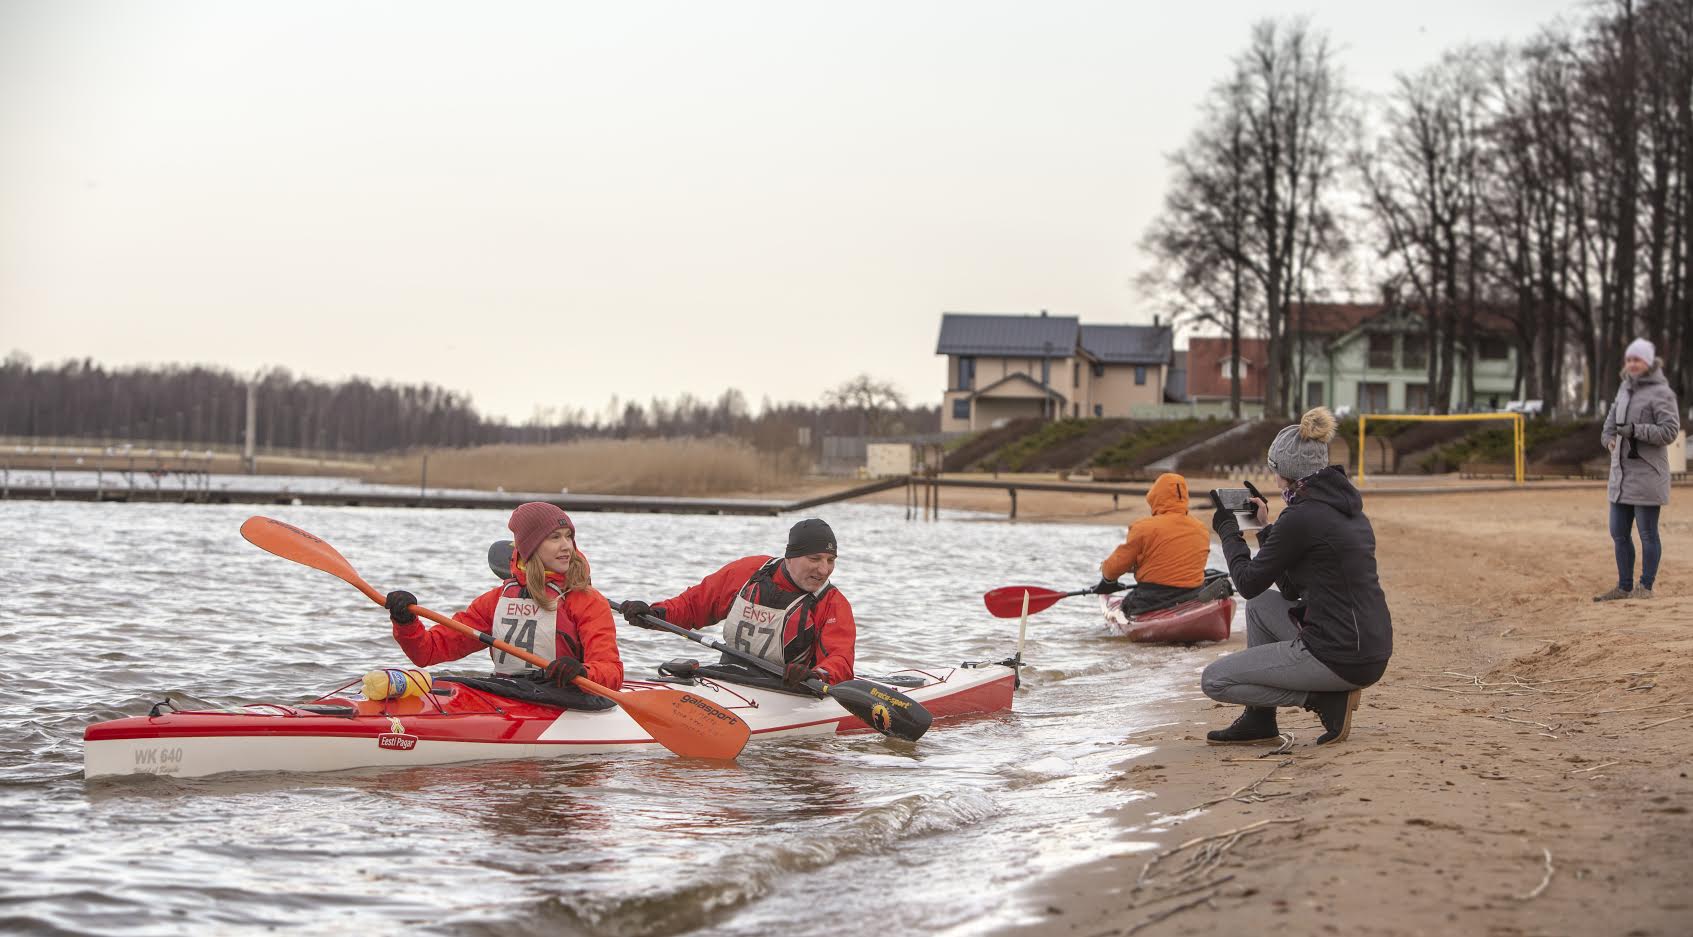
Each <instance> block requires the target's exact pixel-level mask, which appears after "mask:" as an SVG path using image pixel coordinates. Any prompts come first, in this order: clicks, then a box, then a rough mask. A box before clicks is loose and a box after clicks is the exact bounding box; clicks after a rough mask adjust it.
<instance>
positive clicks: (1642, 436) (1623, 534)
mask: <svg viewBox="0 0 1693 937" xmlns="http://www.w3.org/2000/svg"><path fill="white" fill-rule="evenodd" d="M1680 432H1681V416H1680V410H1679V409H1678V408H1677V406H1676V402H1675V391H1672V390H1670V387H1669V382H1668V381H1665V380H1664V363H1663V362H1662V361H1661V360H1658V353H1657V349H1656V348H1654V347H1652V343H1651V342H1649V341H1647V340H1645V339H1643V338H1637V339H1635V340H1634V341H1632V342H1630V343H1629V345H1628V350H1627V351H1626V352H1624V353H1623V368H1622V386H1621V387H1619V388H1617V399H1616V402H1615V403H1613V404H1611V410H1610V413H1608V414H1607V415H1606V416H1605V429H1604V431H1603V432H1602V433H1600V435H1599V440H1600V442H1602V443H1604V445H1605V448H1606V449H1609V450H1610V453H1611V480H1610V485H1609V486H1608V487H1607V489H1606V497H1607V498H1608V499H1609V500H1610V502H1611V541H1612V543H1613V544H1614V545H1615V547H1616V553H1617V585H1616V588H1614V589H1612V590H1611V591H1609V592H1607V593H1605V594H1604V595H1596V596H1594V597H1593V601H1595V602H1609V601H1612V600H1613V599H1649V598H1651V597H1652V581H1653V580H1654V579H1655V578H1656V577H1657V575H1658V559H1659V557H1661V556H1662V554H1663V547H1662V545H1661V544H1660V543H1659V541H1658V511H1659V509H1660V508H1662V507H1663V506H1664V505H1665V504H1668V503H1669V445H1670V443H1672V442H1674V441H1675V438H1676V435H1677V434H1678V433H1680ZM1630 527H1634V528H1637V529H1639V531H1640V588H1638V589H1636V588H1635V587H1634V537H1633V532H1632V531H1631V530H1629V528H1630Z"/></svg>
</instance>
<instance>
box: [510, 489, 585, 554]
mask: <svg viewBox="0 0 1693 937" xmlns="http://www.w3.org/2000/svg"><path fill="white" fill-rule="evenodd" d="M506 527H507V528H508V529H510V530H511V533H512V537H513V538H514V540H515V546H516V547H517V556H518V558H519V559H520V560H526V559H528V558H529V556H530V554H532V553H534V552H535V548H536V547H538V546H540V545H541V541H543V540H545V539H547V537H548V536H549V535H550V534H552V532H553V531H555V530H557V529H559V528H560V527H568V528H570V536H571V537H573V538H574V537H575V536H576V525H575V524H572V523H571V522H570V515H569V514H566V513H564V511H562V510H560V509H559V507H558V505H556V504H548V503H547V502H545V501H529V502H526V503H524V504H520V505H518V506H517V510H515V511H513V512H511V520H509V521H507V522H506Z"/></svg>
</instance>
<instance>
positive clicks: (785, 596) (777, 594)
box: [653, 556, 858, 683]
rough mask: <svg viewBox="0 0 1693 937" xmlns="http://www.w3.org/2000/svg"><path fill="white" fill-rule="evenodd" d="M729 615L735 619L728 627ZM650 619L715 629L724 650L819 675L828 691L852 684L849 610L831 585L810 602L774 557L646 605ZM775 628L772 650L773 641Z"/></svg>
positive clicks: (853, 636) (854, 629)
mask: <svg viewBox="0 0 1693 937" xmlns="http://www.w3.org/2000/svg"><path fill="white" fill-rule="evenodd" d="M737 607H738V608H739V609H740V610H741V611H740V614H739V615H738V617H737V620H736V621H730V620H729V618H730V613H731V612H732V611H734V610H735V609H736V608H737ZM653 613H654V614H657V615H661V616H662V617H663V618H664V619H665V620H666V621H668V622H670V623H671V624H673V625H680V626H681V627H683V628H691V629H696V630H697V629H700V628H708V627H710V626H712V625H717V624H721V625H723V639H724V642H725V643H726V644H729V645H730V646H732V647H735V648H737V649H739V650H744V651H747V652H749V653H752V654H755V655H757V656H760V657H764V658H765V659H767V660H770V661H771V662H772V663H780V664H792V663H802V664H806V665H808V666H810V667H813V668H816V669H820V670H822V671H823V672H824V673H826V674H828V678H827V679H828V682H829V683H839V682H841V681H842V680H851V679H852V657H853V645H854V644H855V643H856V642H857V640H858V626H857V625H856V623H854V621H853V618H852V605H850V604H849V603H848V602H847V600H846V596H843V595H841V592H840V590H839V589H836V588H835V587H834V586H833V585H826V586H824V587H823V588H822V589H821V590H820V591H818V592H817V593H816V594H812V593H809V592H806V591H804V590H803V589H801V588H800V587H799V586H797V585H795V584H794V581H793V580H792V579H790V578H788V567H787V564H786V563H784V562H782V561H781V560H780V559H778V558H776V557H771V556H747V557H742V558H741V559H738V560H736V561H734V562H733V563H730V564H729V565H727V566H725V567H723V568H722V569H720V570H718V571H717V572H715V573H712V574H711V575H709V576H707V577H705V579H703V580H701V581H700V583H699V585H696V586H694V587H693V588H691V589H689V590H687V591H686V592H683V593H682V594H681V595H678V596H676V597H675V598H671V599H665V600H664V601H662V602H654V603H653ZM777 622H780V623H781V630H780V632H779V634H780V635H781V640H780V641H779V642H778V641H775V640H774V638H775V636H776V635H777V634H778V632H777V630H776V627H775V626H776V623H777Z"/></svg>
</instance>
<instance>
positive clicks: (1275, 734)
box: [1205, 706, 1281, 745]
mask: <svg viewBox="0 0 1693 937" xmlns="http://www.w3.org/2000/svg"><path fill="white" fill-rule="evenodd" d="M1279 738H1281V730H1280V729H1277V728H1276V709H1275V707H1274V706H1248V707H1246V711H1245V712H1243V713H1241V714H1240V718H1239V719H1236V720H1235V721H1234V724H1233V725H1231V726H1229V727H1228V728H1227V729H1218V730H1217V731H1215V732H1207V733H1205V741H1207V742H1209V743H1211V744H1212V745H1254V744H1257V743H1260V742H1274V741H1276V740H1277V739H1279Z"/></svg>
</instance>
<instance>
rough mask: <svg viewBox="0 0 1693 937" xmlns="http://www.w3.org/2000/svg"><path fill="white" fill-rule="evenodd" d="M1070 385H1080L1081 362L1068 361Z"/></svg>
mask: <svg viewBox="0 0 1693 937" xmlns="http://www.w3.org/2000/svg"><path fill="white" fill-rule="evenodd" d="M1070 386H1071V387H1080V386H1082V363H1081V362H1080V361H1073V362H1071V363H1070Z"/></svg>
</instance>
